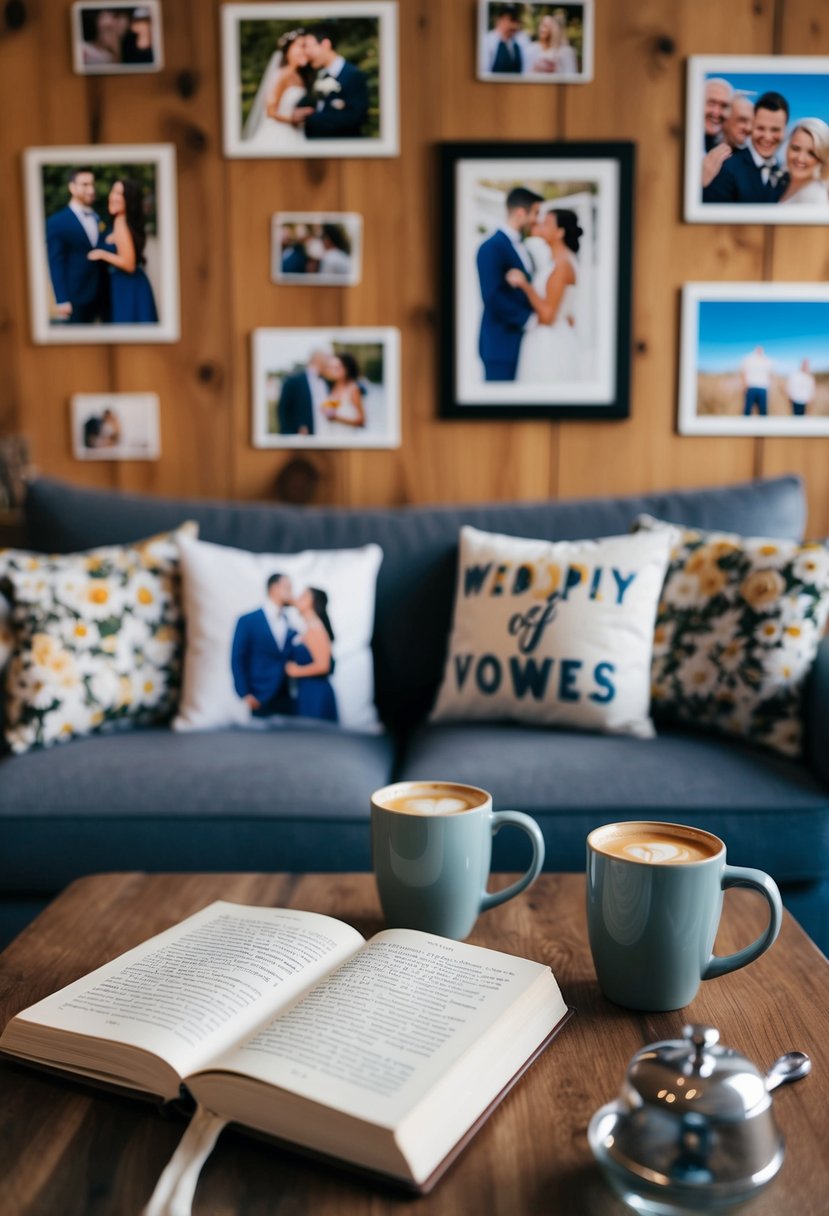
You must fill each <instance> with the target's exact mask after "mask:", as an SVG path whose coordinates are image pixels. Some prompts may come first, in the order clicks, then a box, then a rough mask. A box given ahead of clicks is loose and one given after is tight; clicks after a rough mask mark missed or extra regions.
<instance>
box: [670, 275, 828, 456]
mask: <svg viewBox="0 0 829 1216" xmlns="http://www.w3.org/2000/svg"><path fill="white" fill-rule="evenodd" d="M679 429H680V432H681V433H682V434H687V435H790V436H806V435H812V436H814V435H829V287H827V285H826V284H824V283H728V284H726V283H689V284H686V286H685V288H684V289H683V305H682V362H681V384H680V426H679Z"/></svg>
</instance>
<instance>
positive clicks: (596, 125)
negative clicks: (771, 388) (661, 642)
mask: <svg viewBox="0 0 829 1216" xmlns="http://www.w3.org/2000/svg"><path fill="white" fill-rule="evenodd" d="M11 7H12V6H6V13H7V14H8V12H9V10H10V9H11ZM18 7H19V6H18ZM23 7H24V11H25V14H26V17H27V20H26V22H25V23H24V25H23V26H22V28H20V29H17V30H12V29H11V28H9V27H8V25H7V26H6V27H5V28H2V29H0V109H1V112H2V122H1V123H0V163H2V180H3V188H2V190H0V365H1V366H2V383H0V429H2V430H4V431H22V432H23V433H25V434H27V435H28V436H29V437H30V440H31V443H32V447H33V452H34V456H35V459H36V463H37V465H38V467H39V468H40V470H41V471H43V472H47V473H49V474H51V475H56V476H60V477H64V478H67V479H70V480H74V481H78V482H81V481H82V482H85V483H89V484H98V485H112V486H120V487H123V488H129V489H134V490H145V491H149V492H153V493H165V494H189V495H196V496H218V497H227V496H232V497H238V498H266V499H267V498H270V499H273V498H275V497H276V493H277V492H276V489H275V484H274V483H275V479H276V476H277V474H278V472H279V471H280V469H281V468H282V467H283V466H284V465H285V464H286V463H287V461H289V460H290V459H292V458H294V456H295V453H283V452H273V451H270V452H263V451H256V450H254V449H253V448H252V447H251V445H250V405H249V402H250V368H249V350H250V334H251V331H252V330H253V329H254V328H256V327H257V326H263V325H265V326H279V325H283V324H284V325H320V324H322V325H329V324H330V325H338V324H343V325H396V326H399V327H400V329H401V330H402V334H403V446H402V447H401V449H400V450H399V451H397V452H339V453H326V452H313V453H308V459H309V460H310V461H311V463H312V464H313V465H314V467H315V469H316V471H317V473H318V474H319V481H318V485H317V491H316V494H315V499H314V501H317V502H327V503H337V504H342V505H365V504H378V505H379V504H392V503H402V502H436V501H456V502H459V501H477V500H486V499H508V498H514V499H533V498H545V497H550V496H552V497H555V496H562V497H564V496H585V495H592V494H600V493H605V492H608V493H616V492H633V491H638V490H645V489H651V488H660V487H662V488H664V487H670V486H678V485H704V484H705V485H709V484H718V483H723V482H727V481H732V480H742V479H746V478H750V477H752V476H755V475H760V474H776V473H781V472H788V471H796V472H801V473H802V474H804V475H805V477H806V479H807V485H808V491H809V499H810V530H811V531H812V533H813V534H826V533H829V477H828V476H827V473H826V462H827V455H829V440H826V439H802V440H799V439H750V438H747V439H740V438H736V439H709V438H702V437H692V438H683V437H680V436H679V435H677V433H676V395H677V360H678V330H679V289H680V286H681V285H682V283H683V282H685V281H687V280H697V279H703V280H704V279H724V280H735V281H736V280H761V279H777V280H786V279H803V280H814V279H820V280H822V279H826V278H827V277H829V234H828V233H827V230H826V229H822V228H771V227H766V228H763V227H761V226H751V227H740V226H725V225H723V226H709V225H686V224H683V222H682V218H681V183H682V148H683V125H684V96H685V58H686V56H688V55H692V54H704V53H722V54H769V53H772V52H779V53H786V54H819V53H822V54H827V53H829V11H827V9H826V4H825V0H728V3H727V4H726V3H723V2H722V0H596V8H597V14H596V24H597V44H596V57H595V59H596V61H595V78H594V81H593V83H592V84H589V85H570V86H557V87H550V86H545V85H518V86H516V85H512V86H509V85H494V84H482V83H479V82H478V81H476V80H475V67H474V49H475V21H476V18H475V4H474V2H473V0H400V5H399V9H400V39H401V75H400V83H401V146H402V155H401V156H400V157H399V158H397V159H393V160H376V161H372V160H365V161H362V160H351V161H329V162H321V161H314V160H303V161H278V160H274V161H264V160H261V161H241V160H237V161H227V160H224V159H223V157H222V151H221V143H222V141H221V79H220V58H221V56H220V42H219V13H218V10H219V3H218V0H165V3H164V5H163V8H164V30H165V50H166V59H167V66H166V68H165V70H164V71H163V72H162V73H160V74H153V75H150V74H148V75H139V76H133V77H128V76H121V77H118V76H114V77H86V78H85V77H78V76H75V75H73V74H72V72H71V70H70V50H69V42H68V39H69V33H68V30H69V21H68V9H69V4H68V2H67V0H23ZM2 21H3V17H2V16H0V23H2ZM491 138H499V139H510V138H515V139H539V140H545V139H550V140H559V139H568V138H569V139H579V140H583V139H614V138H615V139H634V140H635V141H636V142H637V145H638V167H637V184H636V198H635V249H634V305H633V310H634V320H633V332H634V357H633V386H632V415H631V417H630V419H628V420H627V421H624V422H615V423H611V422H608V423H587V422H549V421H529V422H514V423H510V422H442V421H440V420H439V419H438V418H437V411H436V388H435V385H436V352H437V348H438V343H439V342H440V341H441V332H440V328H439V318H438V315H437V296H438V288H437V275H438V271H437V267H436V257H435V252H434V251H435V248H436V242H437V233H438V230H439V225H440V223H441V217H440V215H439V211H438V206H437V198H436V194H437V190H436V187H437V182H436V173H435V168H436V158H435V155H434V149H435V145H436V144H437V143H439V142H440V141H441V140H460V139H491ZM162 141H164V142H166V141H171V142H173V143H175V145H176V147H177V149H178V171H179V209H180V210H179V225H180V244H181V299H182V339H181V341H180V342H179V343H178V344H176V345H173V346H161V345H158V346H152V345H151V346H122V347H112V346H100V347H88V346H83V347H82V346H78V347H57V346H53V347H35V346H33V345H32V344H31V342H30V339H29V332H28V330H29V327H28V292H27V283H26V266H25V246H24V214H23V208H24V202H23V194H22V185H21V179H22V175H21V168H20V159H21V157H20V154H21V152H22V150H23V148H25V147H27V146H30V145H35V144H84V143H92V142H101V143H138V142H142V143H143V142H162ZM298 208H307V209H309V210H348V211H358V212H361V213H362V214H363V215H364V217H365V231H366V247H365V251H364V253H365V256H364V274H363V282H362V283H361V284H360V285H359V286H358V287H355V288H351V289H347V290H343V289H320V288H303V287H275V286H274V285H273V284H271V282H270V279H269V270H268V267H269V239H270V237H269V220H270V216H271V214H272V212H274V211H276V210H278V209H286V210H292V209H298ZM128 390H132V391H140V390H145V391H149V390H155V391H158V392H159V393H160V395H161V403H162V405H161V408H162V445H163V455H162V458H161V460H160V461H158V462H157V463H151V464H143V463H138V462H136V463H114V464H81V463H78V462H76V461H74V460H73V458H72V455H71V450H70V436H69V421H68V406H67V400H68V397H69V395H70V393H72V392H112V391H128Z"/></svg>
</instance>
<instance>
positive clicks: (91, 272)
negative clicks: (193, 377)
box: [24, 144, 179, 343]
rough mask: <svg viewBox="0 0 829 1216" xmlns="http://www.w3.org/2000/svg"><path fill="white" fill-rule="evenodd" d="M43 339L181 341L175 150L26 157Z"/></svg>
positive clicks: (34, 293) (37, 325)
mask: <svg viewBox="0 0 829 1216" xmlns="http://www.w3.org/2000/svg"><path fill="white" fill-rule="evenodd" d="M24 166H25V179H26V202H27V207H26V211H27V222H28V238H29V244H28V250H29V281H30V296H31V309H32V334H33V339H34V341H35V342H44V343H50V342H62V343H82V342H174V341H176V340H177V339H178V335H179V316H178V309H179V302H178V231H177V216H176V191H175V185H176V183H175V150H174V149H173V148H172V147H169V146H167V145H164V144H159V145H131V146H129V147H122V148H119V147H116V146H108V147H106V148H103V147H99V146H93V147H79V148H29V149H27V150H26V152H25V153H24Z"/></svg>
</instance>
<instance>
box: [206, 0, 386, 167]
mask: <svg viewBox="0 0 829 1216" xmlns="http://www.w3.org/2000/svg"><path fill="white" fill-rule="evenodd" d="M222 60H223V77H224V146H225V155H226V156H245V157H264V158H270V157H285V156H290V157H303V156H304V157H308V156H313V157H316V158H324V157H329V156H337V157H342V156H359V157H365V156H396V155H397V152H398V127H399V115H398V96H397V93H398V89H397V82H398V70H397V4H396V3H392V2H391V0H370V2H367V3H362V4H359V3H356V4H355V3H336V4H330V3H320V2H319V0H316V2H313V3H293V4H291V3H281V4H225V5H223V7H222Z"/></svg>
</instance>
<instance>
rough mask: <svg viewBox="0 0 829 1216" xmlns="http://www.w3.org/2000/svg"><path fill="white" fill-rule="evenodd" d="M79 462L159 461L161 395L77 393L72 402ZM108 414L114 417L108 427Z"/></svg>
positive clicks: (74, 442) (74, 446) (75, 453)
mask: <svg viewBox="0 0 829 1216" xmlns="http://www.w3.org/2000/svg"><path fill="white" fill-rule="evenodd" d="M69 410H70V421H71V427H72V454H73V456H74V457H75V459H76V460H95V461H101V460H158V458H159V456H160V455H161V424H160V407H159V400H158V394H157V393H74V394H73V395H72V397H71V398H70V401H69ZM107 415H111V416H112V418H113V421H112V423H111V424H110V426H109V428H108V418H107Z"/></svg>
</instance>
